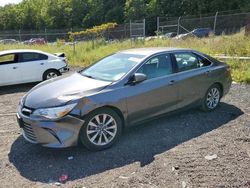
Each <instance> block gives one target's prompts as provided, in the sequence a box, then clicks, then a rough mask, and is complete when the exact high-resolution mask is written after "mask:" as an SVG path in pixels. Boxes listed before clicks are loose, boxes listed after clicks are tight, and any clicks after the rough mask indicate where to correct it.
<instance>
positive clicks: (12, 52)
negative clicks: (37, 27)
mask: <svg viewBox="0 0 250 188" xmlns="http://www.w3.org/2000/svg"><path fill="white" fill-rule="evenodd" d="M14 53H42V54H47V53H45V52H42V51H40V50H30V49H17V50H4V51H0V55H5V54H14Z"/></svg>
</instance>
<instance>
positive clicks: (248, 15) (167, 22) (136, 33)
mask: <svg viewBox="0 0 250 188" xmlns="http://www.w3.org/2000/svg"><path fill="white" fill-rule="evenodd" d="M149 22H150V21H149ZM151 22H152V21H151ZM156 24H157V28H156V29H157V33H158V34H166V33H171V32H173V33H176V34H177V35H178V34H182V33H188V32H190V31H192V30H194V29H196V28H210V29H211V30H213V31H214V33H215V34H216V35H220V34H222V33H225V34H233V33H237V32H239V31H240V30H241V29H242V28H243V27H245V26H246V25H249V24H250V12H216V13H214V14H207V15H200V16H199V17H197V16H196V17H195V16H185V17H157V21H156ZM151 25H152V24H151ZM145 26H146V20H145V19H142V20H131V21H130V22H129V23H124V24H119V25H117V26H116V27H115V28H113V29H109V30H107V31H106V32H104V33H103V37H104V38H105V39H106V40H116V39H118V40H121V39H128V38H138V37H145V36H146V35H147V33H146V30H145ZM81 30H82V29H80V28H79V29H59V30H56V29H53V30H51V29H43V30H39V31H37V30H36V31H35V30H30V31H25V30H18V31H0V40H3V39H15V40H17V41H26V40H30V39H32V38H43V39H45V40H46V41H47V42H55V41H57V40H58V39H59V40H65V41H68V40H69V36H68V33H69V32H76V31H81ZM79 40H86V38H80V39H79Z"/></svg>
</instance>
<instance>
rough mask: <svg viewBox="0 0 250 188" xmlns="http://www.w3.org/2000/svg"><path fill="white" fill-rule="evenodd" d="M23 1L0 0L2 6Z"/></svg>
mask: <svg viewBox="0 0 250 188" xmlns="http://www.w3.org/2000/svg"><path fill="white" fill-rule="evenodd" d="M21 1H22V0H0V6H4V5H6V4H9V3H20V2H21Z"/></svg>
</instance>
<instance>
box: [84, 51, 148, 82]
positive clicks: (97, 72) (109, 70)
mask: <svg viewBox="0 0 250 188" xmlns="http://www.w3.org/2000/svg"><path fill="white" fill-rule="evenodd" d="M144 57H145V56H144V55H136V54H125V53H116V54H113V55H111V56H108V57H105V58H104V59H101V60H100V61H98V62H97V63H95V64H94V65H92V66H90V67H89V68H87V69H85V70H84V71H82V72H81V74H82V75H83V76H86V77H89V78H93V79H98V80H105V81H110V82H113V81H117V80H119V79H121V78H122V77H123V76H124V75H125V74H127V73H128V72H129V71H130V70H131V69H132V68H133V67H134V66H135V65H137V64H138V63H140V62H141V61H142V60H143V58H144Z"/></svg>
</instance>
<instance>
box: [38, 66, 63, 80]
mask: <svg viewBox="0 0 250 188" xmlns="http://www.w3.org/2000/svg"><path fill="white" fill-rule="evenodd" d="M49 71H55V72H57V73H58V74H59V75H62V74H61V73H60V71H59V70H57V69H55V68H49V69H47V70H46V71H44V73H43V75H42V79H43V81H44V80H46V79H45V74H46V73H47V72H49Z"/></svg>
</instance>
